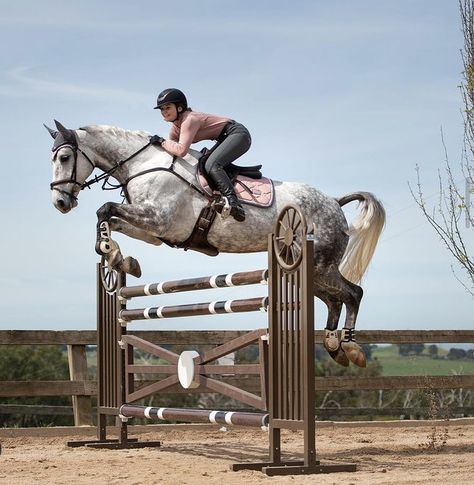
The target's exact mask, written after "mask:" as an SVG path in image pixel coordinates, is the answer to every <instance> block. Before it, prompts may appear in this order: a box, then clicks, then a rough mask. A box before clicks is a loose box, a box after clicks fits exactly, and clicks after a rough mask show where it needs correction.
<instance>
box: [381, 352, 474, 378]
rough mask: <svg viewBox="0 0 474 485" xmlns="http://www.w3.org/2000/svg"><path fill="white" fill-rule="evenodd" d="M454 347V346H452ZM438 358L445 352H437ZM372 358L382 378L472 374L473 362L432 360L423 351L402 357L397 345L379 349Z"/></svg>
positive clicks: (473, 372)
mask: <svg viewBox="0 0 474 485" xmlns="http://www.w3.org/2000/svg"><path fill="white" fill-rule="evenodd" d="M453 347H455V345H453ZM439 353H440V357H441V356H443V355H446V353H447V352H446V351H443V350H442V349H440V350H439ZM372 357H373V358H377V360H378V361H379V362H380V364H381V365H382V368H383V370H382V375H384V376H417V375H420V376H449V375H453V374H474V360H447V359H441V358H440V359H432V358H431V357H430V356H429V355H428V354H427V353H426V350H425V353H424V354H421V355H419V356H416V355H409V356H405V357H404V356H402V355H400V354H399V353H398V346H397V345H389V346H387V347H379V348H377V349H374V350H373V351H372Z"/></svg>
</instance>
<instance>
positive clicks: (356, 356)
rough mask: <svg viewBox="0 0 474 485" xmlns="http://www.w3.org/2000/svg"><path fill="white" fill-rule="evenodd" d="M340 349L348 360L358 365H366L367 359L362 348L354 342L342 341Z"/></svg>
mask: <svg viewBox="0 0 474 485" xmlns="http://www.w3.org/2000/svg"><path fill="white" fill-rule="evenodd" d="M341 347H342V350H343V351H344V353H345V354H346V355H347V357H348V358H349V360H350V361H351V362H352V363H353V364H355V365H356V366H358V367H366V365H367V361H366V359H365V354H364V352H363V350H362V349H361V348H360V347H359V346H358V345H357V344H356V343H355V342H348V343H346V342H342V343H341Z"/></svg>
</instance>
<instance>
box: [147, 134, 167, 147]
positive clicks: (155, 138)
mask: <svg viewBox="0 0 474 485" xmlns="http://www.w3.org/2000/svg"><path fill="white" fill-rule="evenodd" d="M164 141H165V139H164V138H163V137H162V136H160V135H153V136H150V143H151V144H152V145H160V146H161V144H162V143H163V142H164Z"/></svg>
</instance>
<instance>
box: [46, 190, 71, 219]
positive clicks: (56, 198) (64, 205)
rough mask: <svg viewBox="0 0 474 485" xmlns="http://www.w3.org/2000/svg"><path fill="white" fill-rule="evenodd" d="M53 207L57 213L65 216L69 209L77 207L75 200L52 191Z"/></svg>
mask: <svg viewBox="0 0 474 485" xmlns="http://www.w3.org/2000/svg"><path fill="white" fill-rule="evenodd" d="M52 198H53V205H54V207H56V209H58V211H59V212H62V213H63V214H67V213H68V212H69V211H70V210H71V209H74V207H76V206H77V200H76V199H74V198H72V197H71V196H70V195H69V194H67V193H65V192H59V191H57V190H53V196H52Z"/></svg>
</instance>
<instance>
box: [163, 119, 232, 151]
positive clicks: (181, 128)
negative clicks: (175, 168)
mask: <svg viewBox="0 0 474 485" xmlns="http://www.w3.org/2000/svg"><path fill="white" fill-rule="evenodd" d="M229 121H231V119H230V118H225V117H224V116H218V115H211V114H208V113H199V112H198V111H185V112H184V113H183V114H182V115H181V116H180V118H179V120H178V121H175V122H173V125H172V126H171V130H170V133H169V138H168V139H167V140H165V141H164V142H163V143H162V144H161V146H162V147H163V148H164V149H165V150H166V151H167V152H168V153H171V154H172V155H176V156H178V157H184V156H185V155H186V154H187V153H188V150H189V147H190V146H191V143H197V142H198V141H202V140H216V139H217V137H218V136H219V135H220V134H221V132H222V130H223V129H224V126H225V125H226V124H227V123H229Z"/></svg>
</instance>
